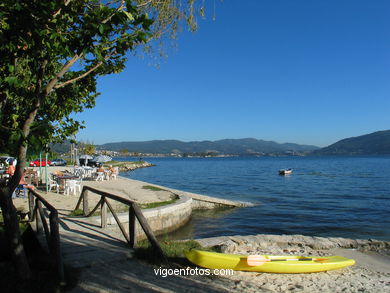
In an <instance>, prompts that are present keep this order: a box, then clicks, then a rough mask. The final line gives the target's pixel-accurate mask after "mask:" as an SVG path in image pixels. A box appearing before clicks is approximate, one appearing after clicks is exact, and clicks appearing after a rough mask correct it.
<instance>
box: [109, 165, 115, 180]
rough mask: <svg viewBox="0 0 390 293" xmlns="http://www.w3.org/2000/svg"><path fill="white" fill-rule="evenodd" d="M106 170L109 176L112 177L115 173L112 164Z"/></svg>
mask: <svg viewBox="0 0 390 293" xmlns="http://www.w3.org/2000/svg"><path fill="white" fill-rule="evenodd" d="M108 171H109V172H110V174H109V176H110V178H112V177H114V176H115V175H116V170H115V168H114V167H113V166H112V165H110V168H109V169H108Z"/></svg>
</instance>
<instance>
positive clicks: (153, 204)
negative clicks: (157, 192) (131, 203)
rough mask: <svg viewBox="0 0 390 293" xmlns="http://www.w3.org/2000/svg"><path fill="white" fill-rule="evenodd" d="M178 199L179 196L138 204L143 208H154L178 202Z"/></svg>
mask: <svg viewBox="0 0 390 293" xmlns="http://www.w3.org/2000/svg"><path fill="white" fill-rule="evenodd" d="M177 200H178V198H174V199H171V200H166V201H158V202H149V203H141V204H138V205H139V206H140V208H141V209H153V208H157V207H161V206H166V205H169V204H172V203H174V202H176V201H177Z"/></svg>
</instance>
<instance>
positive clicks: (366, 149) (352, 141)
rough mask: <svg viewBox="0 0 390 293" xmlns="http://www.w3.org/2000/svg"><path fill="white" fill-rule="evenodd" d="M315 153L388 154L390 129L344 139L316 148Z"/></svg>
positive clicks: (389, 149)
mask: <svg viewBox="0 0 390 293" xmlns="http://www.w3.org/2000/svg"><path fill="white" fill-rule="evenodd" d="M313 154H314V155H387V154H390V130H384V131H377V132H373V133H370V134H366V135H361V136H357V137H350V138H346V139H342V140H340V141H338V142H336V143H334V144H331V145H330V146H327V147H324V148H322V149H318V150H314V151H313Z"/></svg>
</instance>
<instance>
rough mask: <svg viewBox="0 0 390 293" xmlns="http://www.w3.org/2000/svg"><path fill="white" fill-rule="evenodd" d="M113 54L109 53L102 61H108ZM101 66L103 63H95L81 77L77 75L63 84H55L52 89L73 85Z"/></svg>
mask: <svg viewBox="0 0 390 293" xmlns="http://www.w3.org/2000/svg"><path fill="white" fill-rule="evenodd" d="M115 53H116V52H115V51H113V52H111V53H110V54H108V55H107V56H106V57H105V58H104V60H105V61H106V60H108V59H110V58H111V56H112V55H114V54H115ZM102 65H103V61H100V62H99V63H97V64H96V65H95V66H93V67H92V68H91V69H89V70H88V71H86V72H84V73H83V74H81V75H79V76H77V77H75V78H72V79H69V80H67V81H65V82H63V83H60V84H56V85H55V86H54V88H55V89H58V88H61V87H64V86H66V85H68V84H71V83H73V82H76V81H78V80H80V79H82V78H84V77H86V76H87V75H89V74H90V73H91V72H93V71H95V70H96V69H98V68H99V67H100V66H102Z"/></svg>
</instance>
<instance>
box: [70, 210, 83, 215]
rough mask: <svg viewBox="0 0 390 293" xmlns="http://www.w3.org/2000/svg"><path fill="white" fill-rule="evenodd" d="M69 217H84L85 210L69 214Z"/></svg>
mask: <svg viewBox="0 0 390 293" xmlns="http://www.w3.org/2000/svg"><path fill="white" fill-rule="evenodd" d="M69 216H70V217H78V216H84V212H83V210H81V209H77V210H74V211H71V212H70V213H69Z"/></svg>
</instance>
